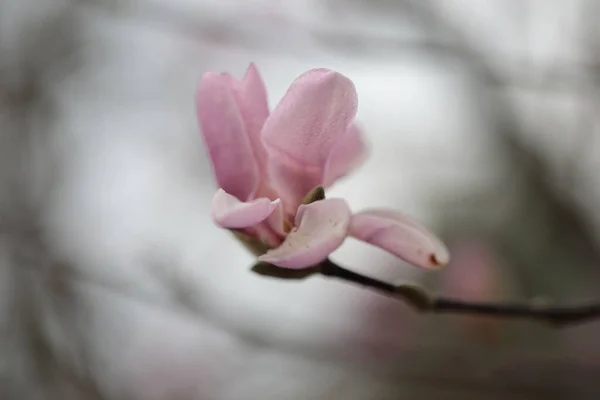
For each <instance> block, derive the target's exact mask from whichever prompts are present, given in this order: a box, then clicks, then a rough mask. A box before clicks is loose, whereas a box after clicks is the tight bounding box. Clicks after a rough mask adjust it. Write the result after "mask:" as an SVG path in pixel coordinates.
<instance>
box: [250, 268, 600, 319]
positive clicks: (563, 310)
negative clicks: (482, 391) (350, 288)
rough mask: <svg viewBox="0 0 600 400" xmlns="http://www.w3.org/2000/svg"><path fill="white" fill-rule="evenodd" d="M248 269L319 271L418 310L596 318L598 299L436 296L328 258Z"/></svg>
mask: <svg viewBox="0 0 600 400" xmlns="http://www.w3.org/2000/svg"><path fill="white" fill-rule="evenodd" d="M252 270H253V271H254V272H256V273H258V274H260V275H265V276H271V277H275V278H280V279H304V278H306V277H309V276H311V275H315V274H322V275H324V276H327V277H332V278H337V279H341V280H343V281H346V282H350V283H355V284H358V285H360V286H363V287H366V288H369V289H372V290H375V291H377V292H380V293H382V294H385V295H387V296H390V297H392V298H395V299H399V300H401V301H404V302H405V303H407V304H408V305H410V306H411V307H412V308H413V309H415V310H416V311H418V312H420V313H431V314H442V313H446V314H463V315H478V316H486V317H496V318H521V319H531V320H537V321H540V322H545V323H548V324H550V325H553V326H559V327H563V326H567V325H576V324H581V323H585V322H591V321H592V320H594V319H596V318H600V302H595V303H588V304H581V305H572V306H565V305H551V304H541V303H539V302H529V303H492V302H474V301H465V300H460V299H454V298H447V297H437V296H435V295H433V294H430V293H428V292H427V291H426V290H425V289H423V288H421V287H420V286H417V285H413V284H405V283H401V284H394V283H390V282H386V281H382V280H379V279H375V278H371V277H369V276H365V275H362V274H359V273H357V272H354V271H350V270H348V269H346V268H343V267H341V266H339V265H337V264H335V263H334V262H332V261H331V260H326V261H324V262H323V263H321V264H320V265H318V266H315V267H313V268H309V269H303V270H287V269H284V268H279V267H276V266H274V265H270V264H266V263H258V264H256V265H255V266H254V267H253V269H252Z"/></svg>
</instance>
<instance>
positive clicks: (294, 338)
mask: <svg viewBox="0 0 600 400" xmlns="http://www.w3.org/2000/svg"><path fill="white" fill-rule="evenodd" d="M598 12H600V3H598V2H597V1H594V0H577V1H576V0H572V1H569V2H566V1H559V0H552V1H550V0H535V1H534V0H529V1H523V0H503V1H499V0H498V1H488V2H478V1H473V0H471V1H467V0H444V1H435V0H414V1H410V0H289V1H274V0H213V1H210V0H170V1H167V0H140V1H127V0H5V1H3V2H1V3H0V398H1V399H7V400H13V399H15V400H20V399H24V400H25V399H27V400H28V399H32V400H37V399H51V400H53V399H66V400H68V399H86V400H87V399H94V400H96V399H97V400H100V399H106V400H109V399H123V400H136V399H140V400H141V399H144V400H167V399H169V400H187V399H202V400H204V399H216V400H246V399H265V400H270V399H277V400H279V399H294V400H295V399H302V400H304V399H306V400H309V399H344V400H354V399H357V400H358V399H361V400H362V399H377V400H387V399H482V398H485V399H505V398H510V399H538V398H539V399H563V398H568V399H579V398H581V399H596V398H598V396H599V395H600V385H599V384H598V377H599V376H600V343H598V340H597V338H598V337H600V322H598V323H596V322H593V323H588V324H585V325H581V326H576V327H573V328H570V329H564V330H558V329H554V328H548V327H545V326H542V325H540V324H536V323H533V322H528V321H509V320H491V319H485V318H474V317H465V316H448V315H445V316H426V317H425V316H419V315H417V314H415V313H414V312H413V311H412V310H410V309H409V308H408V307H406V306H405V305H403V304H401V303H399V302H396V301H392V300H389V299H386V298H385V297H383V296H380V295H378V294H377V293H372V292H369V291H367V290H365V289H362V288H359V287H355V286H352V285H348V284H345V283H341V282H337V281H332V280H327V279H325V278H322V277H313V278H310V279H308V280H306V281H301V282H282V281H277V280H274V279H269V278H264V277H260V276H257V275H253V274H252V273H251V272H250V271H249V267H250V266H251V265H252V263H253V258H252V257H251V256H250V255H249V254H247V253H246V252H245V250H244V249H243V248H242V247H241V246H239V245H238V244H236V243H235V242H234V241H233V240H232V239H231V237H230V236H229V234H228V233H227V232H224V231H221V230H219V229H217V228H216V227H215V226H213V224H212V222H211V220H210V215H209V204H210V200H211V197H212V195H213V193H214V190H215V184H214V181H213V177H212V174H211V169H210V165H209V163H208V161H207V157H206V152H205V149H204V148H203V144H202V140H201V137H200V135H199V132H198V128H197V122H196V115H195V109H194V92H195V89H196V86H197V83H198V81H199V78H200V76H201V75H202V74H203V73H204V72H206V71H209V70H212V71H229V72H231V73H233V74H234V75H237V76H238V77H241V76H242V74H243V73H244V71H245V69H246V68H247V66H248V64H249V63H250V62H255V63H256V65H257V66H258V68H259V70H260V71H261V73H262V74H263V77H264V79H265V81H266V85H267V88H268V91H269V101H270V105H271V107H273V106H274V105H276V104H277V102H278V100H279V99H280V98H281V96H282V95H283V93H284V92H285V90H286V89H287V86H288V85H289V84H290V83H291V81H292V80H293V79H294V78H295V77H296V76H298V75H299V74H300V73H302V72H304V71H305V70H307V69H309V68H313V67H326V68H331V69H335V70H337V71H339V72H341V73H343V74H345V75H346V76H348V77H349V78H350V79H352V80H353V81H354V82H355V84H356V87H357V91H358V96H359V114H358V120H359V121H360V122H361V123H362V124H363V126H364V127H365V130H366V132H367V134H368V140H369V142H370V148H371V157H370V158H369V160H368V161H367V163H366V164H365V166H364V167H363V168H362V169H360V170H359V171H357V172H356V173H355V174H354V175H353V176H351V177H349V178H347V179H346V180H345V181H343V182H341V183H339V184H338V185H337V186H336V187H335V188H334V189H333V190H332V191H331V195H334V196H337V195H339V196H345V197H346V198H347V199H348V201H349V202H350V204H351V206H352V208H353V209H354V210H360V209H361V208H365V207H374V206H390V207H394V208H397V209H399V210H402V211H404V212H406V213H409V214H411V215H413V216H414V217H416V218H418V219H419V220H421V221H422V222H423V223H424V224H426V225H427V226H429V227H430V228H431V229H432V230H433V231H435V232H437V233H439V234H440V235H441V236H442V237H443V238H444V240H445V241H446V242H447V243H448V245H449V247H450V249H451V252H452V254H453V261H452V263H451V264H450V265H449V266H448V267H447V269H446V270H444V271H443V272H425V271H422V270H418V269H416V268H414V267H411V266H408V265H406V264H403V263H401V262H399V261H398V260H396V259H395V258H393V257H392V256H389V255H386V254H384V253H383V252H381V251H379V250H376V249H374V248H371V247H369V246H367V245H364V244H359V243H358V242H356V241H352V240H348V241H346V243H345V244H344V246H343V247H342V248H341V249H339V250H338V251H337V252H336V253H335V254H334V256H333V259H334V260H335V261H337V262H339V263H340V264H342V265H344V266H346V267H348V268H350V269H353V270H356V271H360V272H362V273H365V274H368V275H371V276H375V277H379V278H382V279H388V280H391V281H395V280H404V281H408V282H415V283H419V284H421V285H423V286H425V287H426V288H428V289H429V290H431V291H434V292H436V293H441V294H445V295H449V296H453V297H459V298H464V299H470V300H494V301H509V300H522V301H540V302H550V303H553V302H556V303H560V304H563V303H571V302H577V301H591V300H593V299H594V298H595V299H600V291H599V290H598V288H599V287H600V249H599V247H598V245H599V243H600V212H598V211H597V210H598V207H599V206H600V175H598V173H597V171H598V170H599V167H600V158H599V157H600V142H599V138H598V132H599V129H600V126H599V122H600V119H599V115H600V113H599V108H600V31H599V30H598V24H597V15H598Z"/></svg>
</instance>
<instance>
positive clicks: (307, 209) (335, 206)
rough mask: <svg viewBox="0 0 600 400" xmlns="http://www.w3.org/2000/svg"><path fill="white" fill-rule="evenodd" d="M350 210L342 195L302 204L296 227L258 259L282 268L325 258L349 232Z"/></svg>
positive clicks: (315, 261) (296, 267) (306, 266)
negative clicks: (341, 197) (276, 245)
mask: <svg viewBox="0 0 600 400" xmlns="http://www.w3.org/2000/svg"><path fill="white" fill-rule="evenodd" d="M350 217H351V212H350V208H349V207H348V204H347V203H346V201H345V200H343V199H326V200H320V201H316V202H314V203H311V204H307V205H302V206H300V207H299V208H298V213H297V214H296V228H294V229H292V231H291V232H290V233H289V235H288V236H287V237H286V238H285V240H284V241H283V243H282V244H281V245H280V246H279V247H277V248H275V249H273V250H269V251H268V252H267V253H266V254H264V255H262V256H260V257H259V258H258V259H259V260H261V261H265V262H268V263H271V264H274V265H277V266H280V267H283V268H292V269H301V268H308V267H311V266H313V265H315V264H318V263H320V262H321V261H323V260H325V259H326V258H327V256H329V254H331V253H332V252H333V251H334V250H336V249H337V248H338V247H339V246H340V245H341V244H342V243H343V242H344V239H345V238H346V236H347V235H348V226H349V224H350Z"/></svg>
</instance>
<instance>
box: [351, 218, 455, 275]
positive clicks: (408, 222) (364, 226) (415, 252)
mask: <svg viewBox="0 0 600 400" xmlns="http://www.w3.org/2000/svg"><path fill="white" fill-rule="evenodd" d="M350 236H353V237H355V238H357V239H359V240H362V241H364V242H367V243H370V244H373V245H375V246H377V247H380V248H382V249H384V250H386V251H389V252H390V253H392V254H394V255H396V256H397V257H399V258H401V259H403V260H405V261H407V262H409V263H411V264H414V265H416V266H419V267H423V268H440V267H442V266H444V265H446V264H447V263H448V261H450V255H449V253H448V249H447V248H446V246H445V245H444V244H443V243H442V242H441V241H440V240H439V239H438V238H437V237H436V236H435V235H434V234H433V233H431V232H429V231H428V230H427V229H426V228H425V227H423V226H422V225H421V224H419V223H418V222H416V221H415V220H413V219H412V218H410V217H408V216H406V215H403V214H400V213H398V212H395V211H393V210H385V209H374V210H366V211H362V212H360V213H357V214H355V215H353V216H352V221H351V223H350Z"/></svg>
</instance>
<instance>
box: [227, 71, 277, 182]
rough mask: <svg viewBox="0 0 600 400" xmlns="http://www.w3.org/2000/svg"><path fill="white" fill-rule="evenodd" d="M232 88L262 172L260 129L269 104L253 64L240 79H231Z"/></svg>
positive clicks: (262, 154)
mask: <svg viewBox="0 0 600 400" xmlns="http://www.w3.org/2000/svg"><path fill="white" fill-rule="evenodd" d="M233 88H234V92H235V96H236V100H237V102H238V105H239V107H240V111H241V115H242V118H243V120H244V124H245V126H246V133H247V134H248V138H249V139H250V144H251V145H252V150H253V151H254V155H255V156H256V161H257V163H258V165H259V168H260V169H261V171H262V172H263V173H264V171H265V166H264V164H265V163H266V161H267V152H266V150H265V148H264V145H263V143H262V139H261V131H262V127H263V125H264V124H265V121H266V120H267V117H268V116H269V106H268V104H267V90H266V88H265V84H264V82H263V80H262V78H261V76H260V74H259V73H258V70H257V69H256V66H255V65H254V64H250V66H249V67H248V70H247V71H246V74H245V75H244V78H242V80H241V81H238V80H234V81H233Z"/></svg>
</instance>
